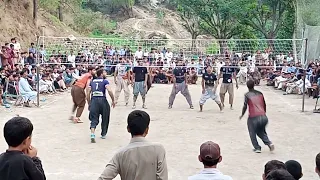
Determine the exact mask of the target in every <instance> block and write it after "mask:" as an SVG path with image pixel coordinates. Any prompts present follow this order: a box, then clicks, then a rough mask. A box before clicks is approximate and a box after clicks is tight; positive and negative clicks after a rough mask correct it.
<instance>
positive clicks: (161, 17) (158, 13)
mask: <svg viewBox="0 0 320 180" xmlns="http://www.w3.org/2000/svg"><path fill="white" fill-rule="evenodd" d="M156 16H157V19H158V23H159V24H163V20H164V17H165V16H166V15H165V12H164V11H162V10H161V9H157V10H156Z"/></svg>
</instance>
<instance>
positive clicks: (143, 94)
mask: <svg viewBox="0 0 320 180" xmlns="http://www.w3.org/2000/svg"><path fill="white" fill-rule="evenodd" d="M144 84H145V82H144V81H142V82H141V83H140V95H141V98H142V108H143V109H147V106H146V95H147V91H148V85H147V87H146V86H145V85H144Z"/></svg>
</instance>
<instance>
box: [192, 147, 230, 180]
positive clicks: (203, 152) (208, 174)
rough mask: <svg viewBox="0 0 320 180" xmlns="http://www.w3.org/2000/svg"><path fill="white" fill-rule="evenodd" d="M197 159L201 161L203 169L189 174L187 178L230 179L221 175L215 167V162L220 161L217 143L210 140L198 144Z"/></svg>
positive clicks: (200, 179)
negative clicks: (198, 152)
mask: <svg viewBox="0 0 320 180" xmlns="http://www.w3.org/2000/svg"><path fill="white" fill-rule="evenodd" d="M198 159H199V161H200V162H202V164H203V166H204V169H203V170H202V171H201V172H200V173H199V174H196V175H194V176H190V177H189V178H188V180H205V179H208V180H209V179H210V180H232V178H231V177H230V176H226V175H223V174H222V173H221V172H220V171H219V170H218V169H217V164H218V163H220V162H221V161H222V156H221V154H220V147H219V145H218V144H216V143H214V142H212V141H208V142H205V143H203V144H202V145H201V146H200V155H199V156H198Z"/></svg>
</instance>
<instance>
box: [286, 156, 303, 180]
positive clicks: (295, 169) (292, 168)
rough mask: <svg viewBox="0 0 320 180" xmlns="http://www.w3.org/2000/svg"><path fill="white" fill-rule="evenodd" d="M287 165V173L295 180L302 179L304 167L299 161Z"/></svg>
mask: <svg viewBox="0 0 320 180" xmlns="http://www.w3.org/2000/svg"><path fill="white" fill-rule="evenodd" d="M285 165H286V168H287V171H288V172H289V173H290V174H291V175H292V176H293V177H294V179H296V180H299V179H300V178H301V177H302V167H301V164H300V163H299V162H298V161H295V160H289V161H287V162H286V163H285Z"/></svg>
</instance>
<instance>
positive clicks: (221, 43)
mask: <svg viewBox="0 0 320 180" xmlns="http://www.w3.org/2000/svg"><path fill="white" fill-rule="evenodd" d="M218 43H219V46H220V56H219V57H221V58H223V60H225V52H226V50H227V47H228V45H227V41H226V40H218Z"/></svg>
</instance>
